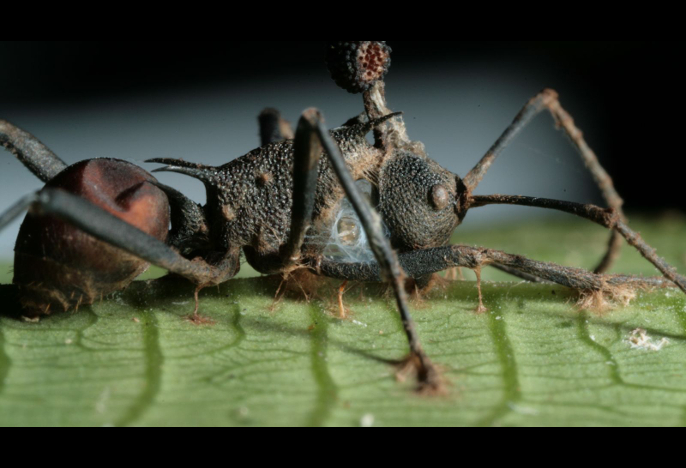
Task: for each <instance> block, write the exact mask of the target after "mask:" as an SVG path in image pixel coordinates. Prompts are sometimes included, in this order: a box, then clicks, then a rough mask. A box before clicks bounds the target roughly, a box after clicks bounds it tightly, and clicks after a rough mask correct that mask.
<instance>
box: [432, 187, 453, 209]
mask: <svg viewBox="0 0 686 468" xmlns="http://www.w3.org/2000/svg"><path fill="white" fill-rule="evenodd" d="M449 203H450V193H448V189H447V188H445V187H444V186H443V185H434V186H433V188H432V189H431V205H432V206H433V207H434V209H435V210H437V211H440V210H443V209H445V207H447V206H448V204H449Z"/></svg>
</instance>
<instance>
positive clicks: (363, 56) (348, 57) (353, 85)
mask: <svg viewBox="0 0 686 468" xmlns="http://www.w3.org/2000/svg"><path fill="white" fill-rule="evenodd" d="M326 63H327V66H328V67H329V71H330V72H331V77H332V78H333V79H334V81H335V82H336V84H337V85H338V86H340V87H341V88H343V89H345V90H346V91H348V92H349V93H353V94H357V93H362V92H364V91H367V90H368V89H369V88H371V87H372V85H373V84H374V83H376V82H377V81H380V80H383V79H384V77H385V76H386V73H388V70H389V68H390V67H391V48H390V47H389V46H388V45H387V44H386V41H331V42H330V43H329V47H328V49H327V54H326Z"/></svg>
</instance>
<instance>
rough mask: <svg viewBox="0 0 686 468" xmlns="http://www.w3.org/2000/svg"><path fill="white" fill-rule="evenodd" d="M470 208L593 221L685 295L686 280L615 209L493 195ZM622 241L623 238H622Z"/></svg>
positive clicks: (479, 199)
mask: <svg viewBox="0 0 686 468" xmlns="http://www.w3.org/2000/svg"><path fill="white" fill-rule="evenodd" d="M470 204H471V207H474V208H478V207H482V206H487V205H519V206H530V207H535V208H547V209H553V210H558V211H564V212H565V213H570V214H574V215H577V216H579V217H582V218H585V219H588V220H591V221H593V222H594V223H596V224H599V225H601V226H603V227H606V228H608V229H611V230H613V231H614V232H616V233H617V234H618V235H620V236H621V237H623V238H625V239H626V240H627V242H628V243H629V244H631V245H632V246H633V247H635V248H636V250H638V251H639V252H640V253H641V255H643V257H644V258H645V259H646V260H648V261H649V262H650V263H652V264H653V265H654V266H655V267H656V268H657V269H658V270H660V272H661V273H662V274H663V275H664V276H665V278H667V279H669V280H670V281H672V282H673V283H674V284H676V285H677V286H678V287H679V288H680V289H681V290H682V291H683V292H684V293H686V278H685V277H683V276H681V275H679V274H678V273H677V272H676V269H675V268H674V267H672V266H671V265H669V264H668V263H667V262H666V261H665V260H664V259H662V258H660V257H659V256H658V255H657V252H656V251H655V249H653V248H652V247H650V246H649V245H648V244H646V243H645V241H644V240H643V239H642V238H641V236H640V235H639V234H638V233H637V232H635V231H633V230H632V229H631V228H629V226H627V225H626V223H625V222H624V221H623V220H622V218H621V215H620V214H619V213H617V212H616V211H615V210H613V209H603V208H600V207H598V206H594V205H583V204H581V203H572V202H566V201H559V200H549V199H546V198H532V197H520V196H509V195H491V196H486V197H472V198H471V199H470ZM621 237H620V238H621Z"/></svg>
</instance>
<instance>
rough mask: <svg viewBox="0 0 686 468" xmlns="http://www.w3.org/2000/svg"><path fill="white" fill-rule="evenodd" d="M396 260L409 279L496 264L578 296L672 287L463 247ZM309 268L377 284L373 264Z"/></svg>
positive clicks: (315, 262) (321, 263)
mask: <svg viewBox="0 0 686 468" xmlns="http://www.w3.org/2000/svg"><path fill="white" fill-rule="evenodd" d="M398 257H399V261H400V264H401V266H402V268H403V270H405V271H406V272H407V274H408V275H410V276H423V275H429V274H433V273H437V272H439V271H444V270H447V269H449V268H455V267H463V268H469V269H472V270H475V269H476V268H479V267H484V266H488V265H493V264H499V265H504V266H506V267H509V268H512V269H513V270H516V271H520V272H523V273H526V274H529V275H533V276H536V277H537V278H542V279H544V280H546V281H549V282H551V283H556V284H559V285H561V286H566V287H568V288H571V289H574V290H577V291H581V292H601V293H606V294H610V295H613V296H614V295H616V293H617V292H618V291H621V288H625V289H626V288H629V289H654V288H665V287H670V286H672V282H670V281H669V280H667V279H665V278H659V277H655V278H644V277H638V276H625V275H602V274H597V273H591V272H589V271H586V270H583V269H580V268H571V267H564V266H560V265H556V264H554V263H549V262H539V261H535V260H529V259H527V258H525V257H522V256H521V255H512V254H507V253H505V252H501V251H497V250H489V249H481V248H477V247H469V246H465V245H453V246H447V247H438V248H434V249H427V250H415V251H412V252H407V253H403V254H400V255H399V256H398ZM310 267H311V268H312V269H313V270H314V271H316V272H317V273H318V274H321V275H324V276H327V277H330V278H335V279H342V280H351V281H363V282H380V281H381V274H380V269H379V265H378V264H376V263H340V262H335V261H331V260H326V259H312V261H311V263H310Z"/></svg>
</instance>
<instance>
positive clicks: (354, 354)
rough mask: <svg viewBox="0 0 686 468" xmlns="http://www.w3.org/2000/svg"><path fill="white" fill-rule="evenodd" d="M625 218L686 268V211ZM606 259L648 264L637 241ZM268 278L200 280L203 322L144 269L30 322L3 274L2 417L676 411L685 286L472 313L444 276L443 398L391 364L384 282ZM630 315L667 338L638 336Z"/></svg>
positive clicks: (496, 296) (250, 419) (517, 229)
mask: <svg viewBox="0 0 686 468" xmlns="http://www.w3.org/2000/svg"><path fill="white" fill-rule="evenodd" d="M634 225H635V226H638V228H639V230H642V231H643V234H644V237H645V238H646V239H647V240H648V241H649V242H650V243H652V244H653V245H654V246H655V247H658V249H659V251H660V253H661V254H663V255H665V256H666V257H667V259H668V260H669V261H670V262H672V263H673V264H674V265H675V266H677V267H678V268H679V269H681V270H682V271H685V270H686V265H685V263H686V246H684V244H683V239H684V234H686V223H684V221H683V220H680V219H663V220H651V221H649V222H648V221H644V222H642V223H638V224H637V223H634ZM458 234H459V235H458V238H457V239H456V241H457V242H463V243H468V244H479V245H485V246H488V247H494V248H502V249H505V250H507V251H510V252H513V253H522V254H527V255H529V256H531V257H534V258H537V259H542V260H553V261H558V262H562V263H565V264H569V265H577V266H586V267H588V266H592V264H593V263H594V261H595V260H596V259H597V258H599V257H600V255H601V254H602V250H603V246H604V244H605V241H606V239H607V233H606V232H604V231H603V230H602V229H596V228H594V227H592V226H590V227H589V226H587V225H586V224H584V223H569V222H550V223H547V222H538V223H531V224H527V225H519V226H503V227H502V229H497V230H491V231H490V232H479V231H464V232H463V231H460V232H459V233H458ZM6 270H7V269H6V268H5V269H3V270H2V271H6ZM616 270H617V271H622V272H628V273H637V274H640V273H643V274H651V275H652V274H655V273H654V269H653V268H652V267H651V266H650V265H648V264H647V263H646V262H645V261H644V260H642V259H641V258H640V256H638V255H636V254H634V253H633V252H631V251H630V250H629V248H625V251H624V256H623V259H622V262H621V263H620V265H618V267H617V269H616ZM465 275H467V276H470V275H471V273H470V272H468V271H466V272H465ZM491 278H496V279H499V280H501V279H507V281H510V279H509V278H507V277H503V276H500V274H499V273H495V274H492V276H491ZM7 279H8V278H7V277H5V278H2V279H0V280H5V281H6V280H7ZM278 283H279V282H278V281H276V280H275V279H273V278H252V279H240V280H235V281H232V282H230V283H228V284H227V285H224V286H222V287H221V288H219V289H213V290H206V291H204V292H203V294H202V302H201V304H202V305H201V307H202V313H203V314H204V315H205V316H208V317H210V318H212V319H213V320H215V321H216V324H215V325H212V326H195V325H192V324H190V323H188V322H186V321H184V319H183V318H184V316H185V315H187V314H188V313H190V312H191V311H192V309H193V302H192V288H191V287H189V286H188V285H184V284H180V283H179V282H176V281H170V280H163V281H157V282H138V283H136V284H134V286H132V287H131V288H130V289H129V290H127V291H125V292H124V293H121V294H117V295H115V296H114V297H112V298H110V299H107V300H105V301H103V302H102V303H100V304H97V305H95V306H93V307H86V308H82V309H81V310H80V311H79V312H78V313H75V314H62V315H56V316H53V317H49V318H46V319H43V320H42V321H41V322H40V323H38V324H34V323H27V322H23V321H20V320H16V319H14V318H12V317H11V316H12V315H13V314H16V313H18V310H17V308H16V306H15V305H13V304H14V302H13V295H14V289H13V288H12V287H11V286H3V287H0V301H2V304H4V305H3V309H2V317H0V426H15V425H19V426H27V425H44V426H57V425H77V426H93V425H95V426H153V425H217V426H227V425H228V426H256V425H271V426H290V425H296V426H360V425H375V426H398V425H413V426H414V425H416V426H424V425H450V426H454V425H464V426H493V425H496V426H498V425H503V426H527V425H536V426H540V425H542V426H557V425H575V426H588V425H603V426H605V425H610V426H632V425H655V426H681V425H686V296H683V295H682V294H681V293H679V292H678V291H677V290H664V291H657V292H653V293H644V294H641V295H640V296H639V298H638V299H637V300H636V301H635V302H634V303H633V304H632V305H631V306H629V307H627V308H621V309H618V310H615V311H613V312H611V313H607V314H604V315H602V316H598V315H594V314H592V313H589V312H582V311H579V310H577V309H576V308H575V307H574V301H575V297H574V294H573V293H572V292H570V291H568V290H565V289H564V288H560V287H552V286H541V285H529V284H522V283H519V282H507V283H505V282H499V283H489V284H487V285H486V286H485V288H484V293H485V301H486V304H487V306H488V307H489V309H490V311H489V313H487V314H484V315H477V314H475V313H474V310H475V308H476V304H477V302H476V301H477V294H476V289H475V286H474V284H473V283H472V282H455V283H451V284H449V285H448V286H447V287H446V288H444V289H443V288H438V289H436V290H434V291H433V292H432V293H431V294H429V296H427V297H425V298H423V299H422V300H421V301H415V302H414V303H413V305H412V310H413V314H414V317H415V320H416V321H417V323H418V328H419V333H420V336H421V337H422V340H423V342H424V345H425V348H426V351H427V352H428V353H429V355H430V356H431V357H432V358H433V360H434V361H435V362H436V363H437V364H439V365H440V366H441V368H442V369H443V372H444V374H445V377H446V378H447V379H448V380H449V382H450V387H449V390H450V393H449V395H448V396H447V397H441V398H427V397H421V396H417V395H415V394H414V393H413V392H412V384H411V382H406V383H402V384H401V383H398V382H396V380H395V378H394V377H395V370H396V369H394V368H393V367H392V366H390V365H388V364H386V363H385V362H384V360H395V359H400V358H402V357H403V356H404V355H405V353H406V352H407V347H406V343H405V340H404V335H403V333H402V328H401V324H400V320H399V318H398V316H397V313H396V311H395V309H394V306H393V303H392V301H391V300H390V299H389V298H388V297H387V296H386V295H384V294H383V291H382V290H381V288H379V287H377V286H356V287H355V288H354V289H352V290H351V291H350V292H348V293H347V295H346V298H345V300H346V305H347V306H348V307H349V308H350V309H351V311H352V314H353V315H352V318H351V319H350V320H345V321H341V320H338V319H336V318H335V317H334V314H335V312H336V306H335V301H334V296H335V290H336V289H337V287H338V285H339V283H337V282H333V281H329V282H327V283H325V285H324V286H323V287H322V289H321V290H322V291H323V293H322V295H321V297H319V298H316V299H312V300H311V301H310V302H309V303H307V302H305V301H299V300H296V299H285V300H283V301H281V302H280V303H278V304H276V305H275V303H274V299H273V298H274V295H275V293H276V290H277V288H278V286H279V284H278ZM639 328H640V329H644V330H646V333H647V336H648V337H649V339H651V340H652V343H654V344H657V343H660V342H661V341H662V340H663V339H666V340H668V341H669V343H668V344H666V345H664V347H663V348H662V349H661V350H659V351H650V350H643V349H635V348H632V345H631V343H630V342H629V340H630V338H631V335H632V332H633V331H634V330H636V329H639Z"/></svg>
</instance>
